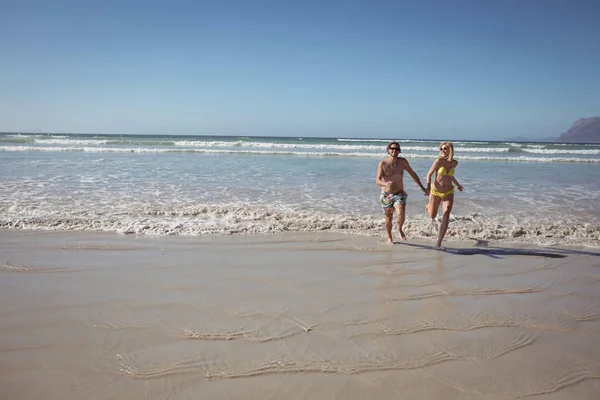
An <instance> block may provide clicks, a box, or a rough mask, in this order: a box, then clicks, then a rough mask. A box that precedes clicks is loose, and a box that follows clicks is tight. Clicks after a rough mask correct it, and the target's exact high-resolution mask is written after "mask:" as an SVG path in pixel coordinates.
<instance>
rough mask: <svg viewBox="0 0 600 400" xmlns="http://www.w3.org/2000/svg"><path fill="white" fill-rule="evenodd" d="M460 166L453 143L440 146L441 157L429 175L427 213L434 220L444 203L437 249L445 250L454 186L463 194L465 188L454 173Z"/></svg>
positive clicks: (434, 163) (444, 143)
mask: <svg viewBox="0 0 600 400" xmlns="http://www.w3.org/2000/svg"><path fill="white" fill-rule="evenodd" d="M457 166H458V161H456V160H455V159H454V146H453V145H452V142H443V143H441V144H440V156H439V157H438V158H437V159H436V160H435V161H434V162H433V165H432V166H431V169H430V170H429V172H428V173H427V191H428V192H429V204H427V207H425V208H426V209H427V213H428V214H429V216H430V217H431V219H432V220H434V219H435V217H437V213H438V208H439V206H440V203H442V202H443V204H444V205H443V216H442V224H441V225H440V232H439V235H438V241H437V246H436V247H437V249H438V250H444V248H443V247H442V240H443V239H444V235H446V230H447V229H448V222H449V220H450V212H451V211H452V205H453V204H454V186H453V185H452V184H453V183H454V184H455V185H456V188H457V189H458V190H459V191H460V192H462V191H463V187H462V185H461V184H460V183H458V181H457V180H456V178H455V177H454V171H455V170H456V167H457ZM434 172H435V174H436V177H435V180H434V181H433V187H431V183H430V182H431V175H433V173H434Z"/></svg>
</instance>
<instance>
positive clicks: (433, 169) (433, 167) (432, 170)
mask: <svg viewBox="0 0 600 400" xmlns="http://www.w3.org/2000/svg"><path fill="white" fill-rule="evenodd" d="M439 162H440V159H439V158H436V159H435V161H434V162H433V164H432V165H431V168H429V172H427V178H425V179H427V191H429V187H430V186H431V175H433V173H434V172H435V171H437V166H438V163H439Z"/></svg>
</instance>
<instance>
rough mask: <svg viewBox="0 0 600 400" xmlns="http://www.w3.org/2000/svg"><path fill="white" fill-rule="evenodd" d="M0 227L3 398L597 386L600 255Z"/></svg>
mask: <svg viewBox="0 0 600 400" xmlns="http://www.w3.org/2000/svg"><path fill="white" fill-rule="evenodd" d="M382 241H383V237H382V236H380V237H370V236H363V235H350V234H342V233H334V232H283V233H274V234H254V235H203V236H184V235H162V236H157V235H122V234H116V233H111V232H90V231H74V230H68V231H65V230H54V231H40V230H15V229H3V230H0V254H1V257H0V300H1V301H0V321H1V329H0V354H1V356H0V398H3V399H38V398H44V399H109V398H110V399H137V398H145V399H162V398H173V399H187V398H222V399H225V398H245V399H265V398H274V399H275V398H277V399H279V398H282V399H308V398H311V399H312V398H315V399H317V398H318V399H365V398H377V399H393V398H394V399H395V398H402V399H438V398H439V399H441V398H443V399H518V398H526V397H531V398H536V399H537V398H540V399H597V398H600V346H598V343H600V252H598V251H597V249H590V248H588V247H577V246H552V247H542V246H536V245H533V244H519V245H511V244H497V243H483V242H480V243H478V244H477V245H475V244H474V243H473V242H472V241H464V242H461V241H453V242H452V243H451V245H449V246H448V251H446V252H440V251H435V250H434V249H433V245H434V243H433V242H432V241H431V240H422V239H414V238H409V241H408V242H405V243H398V244H395V245H386V244H384V243H383V242H382Z"/></svg>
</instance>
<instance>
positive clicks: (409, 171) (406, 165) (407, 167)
mask: <svg viewBox="0 0 600 400" xmlns="http://www.w3.org/2000/svg"><path fill="white" fill-rule="evenodd" d="M404 161H405V165H404V169H405V170H406V172H408V174H409V175H410V177H411V178H412V179H413V181H415V183H416V184H417V185H419V187H420V188H421V190H422V191H423V193H425V194H427V188H426V187H425V186H423V184H422V183H421V180H420V179H419V176H418V175H417V174H416V173H415V171H413V169H412V168H411V167H410V164H409V163H408V160H406V159H405V160H404Z"/></svg>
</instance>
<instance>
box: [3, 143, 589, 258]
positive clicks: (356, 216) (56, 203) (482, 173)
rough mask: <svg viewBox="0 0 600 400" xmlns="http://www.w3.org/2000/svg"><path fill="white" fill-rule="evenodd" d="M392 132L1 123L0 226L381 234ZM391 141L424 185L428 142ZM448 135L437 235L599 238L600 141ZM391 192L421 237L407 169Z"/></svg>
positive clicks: (583, 242) (502, 239) (427, 234)
mask: <svg viewBox="0 0 600 400" xmlns="http://www.w3.org/2000/svg"><path fill="white" fill-rule="evenodd" d="M392 139H393V138H392ZM392 139H345V138H309V137H304V138H303V137H241V136H240V137H233V136H229V137H225V136H171V135H164V136H163V135H94V134H23V133H1V134H0V172H1V173H0V228H5V229H7V228H8V229H53V230H80V231H107V232H117V233H121V234H148V235H192V236H195V235H196V236H197V235H231V234H264V233H277V232H284V231H309V232H317V231H334V232H343V233H349V234H358V235H370V236H381V238H382V240H384V239H385V232H384V227H383V221H384V217H383V213H382V211H381V207H380V205H379V193H380V188H379V187H378V186H377V185H376V184H375V174H376V171H377V165H378V162H379V161H380V160H382V159H384V158H385V157H387V154H386V145H387V143H388V142H389V141H390V140H392ZM396 140H398V141H399V142H400V144H401V147H402V153H401V156H403V157H405V158H407V159H408V161H409V163H410V164H411V166H412V168H413V169H414V170H415V172H416V173H417V174H418V175H419V177H420V178H421V179H422V181H423V182H424V181H425V176H426V174H427V171H428V170H429V168H430V166H431V163H432V162H433V160H434V159H435V157H436V156H437V154H438V151H437V149H438V145H439V143H440V141H438V140H412V139H396ZM453 142H454V147H455V158H456V159H457V160H458V161H459V166H458V168H457V169H456V173H455V177H456V178H457V180H458V181H459V182H460V183H461V184H462V185H463V186H464V187H465V191H464V192H457V193H456V196H455V204H454V210H453V212H452V219H451V223H450V227H449V231H448V233H447V236H446V241H447V242H449V245H451V244H450V243H451V242H452V241H454V240H461V241H469V240H474V241H475V240H485V241H490V242H493V243H517V244H519V243H531V244H538V245H577V246H587V247H593V248H600V207H599V206H598V205H599V204H600V145H591V144H563V143H546V142H539V143H536V142H530V143H525V142H518V143H515V142H506V141H504V142H502V141H461V140H456V141H453ZM405 189H406V191H407V193H408V205H407V220H406V223H405V232H406V234H407V236H408V237H409V240H410V239H411V238H418V239H426V240H428V239H431V240H432V243H433V241H434V239H435V237H436V236H437V231H435V230H434V228H433V227H432V224H431V222H430V220H429V219H428V218H427V216H426V214H425V205H426V204H427V198H426V197H425V196H424V195H423V193H422V192H421V190H420V189H419V187H418V186H417V185H416V184H415V183H414V182H413V181H412V179H411V178H410V176H408V174H405Z"/></svg>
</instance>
